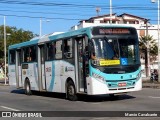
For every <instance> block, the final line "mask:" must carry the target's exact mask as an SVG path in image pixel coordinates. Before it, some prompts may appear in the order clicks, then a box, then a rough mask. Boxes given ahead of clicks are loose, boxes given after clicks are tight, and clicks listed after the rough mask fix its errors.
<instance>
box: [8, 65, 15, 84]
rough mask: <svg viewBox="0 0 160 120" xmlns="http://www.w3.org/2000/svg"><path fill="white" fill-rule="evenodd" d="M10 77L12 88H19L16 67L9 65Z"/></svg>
mask: <svg viewBox="0 0 160 120" xmlns="http://www.w3.org/2000/svg"><path fill="white" fill-rule="evenodd" d="M8 73H9V74H8V77H9V84H10V85H11V86H12V87H17V83H16V70H15V65H14V64H13V65H9V66H8Z"/></svg>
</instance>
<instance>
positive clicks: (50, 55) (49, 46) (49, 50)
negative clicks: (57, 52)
mask: <svg viewBox="0 0 160 120" xmlns="http://www.w3.org/2000/svg"><path fill="white" fill-rule="evenodd" d="M54 49H55V44H54V42H52V43H48V44H47V60H53V59H54Z"/></svg>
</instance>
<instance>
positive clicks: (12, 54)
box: [9, 50, 16, 64]
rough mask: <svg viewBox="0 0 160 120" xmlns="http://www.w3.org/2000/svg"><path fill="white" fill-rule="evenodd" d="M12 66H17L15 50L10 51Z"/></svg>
mask: <svg viewBox="0 0 160 120" xmlns="http://www.w3.org/2000/svg"><path fill="white" fill-rule="evenodd" d="M9 54H10V61H9V62H10V64H15V55H16V54H15V50H10V53H9Z"/></svg>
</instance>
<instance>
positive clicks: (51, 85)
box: [48, 62, 55, 91]
mask: <svg viewBox="0 0 160 120" xmlns="http://www.w3.org/2000/svg"><path fill="white" fill-rule="evenodd" d="M54 80H55V63H54V62H52V79H51V82H50V86H49V89H48V90H49V91H53V87H54Z"/></svg>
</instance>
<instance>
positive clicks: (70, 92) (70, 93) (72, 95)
mask: <svg viewBox="0 0 160 120" xmlns="http://www.w3.org/2000/svg"><path fill="white" fill-rule="evenodd" d="M66 90H67V91H66V94H67V99H68V100H71V101H76V100H77V99H78V98H77V94H76V89H75V86H74V83H73V82H72V81H71V80H70V81H68V83H67V89H66Z"/></svg>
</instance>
